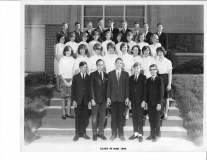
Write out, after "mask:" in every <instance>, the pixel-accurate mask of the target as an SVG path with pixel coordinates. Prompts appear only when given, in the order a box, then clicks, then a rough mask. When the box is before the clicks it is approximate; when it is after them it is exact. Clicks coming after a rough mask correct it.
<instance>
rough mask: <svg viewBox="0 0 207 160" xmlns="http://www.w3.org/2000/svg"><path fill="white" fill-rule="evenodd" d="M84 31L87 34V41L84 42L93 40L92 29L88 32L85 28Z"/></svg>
mask: <svg viewBox="0 0 207 160" xmlns="http://www.w3.org/2000/svg"><path fill="white" fill-rule="evenodd" d="M85 32H86V33H87V34H88V39H87V41H86V42H87V43H89V42H90V41H92V40H93V36H92V32H93V31H92V30H91V33H89V32H88V30H87V31H85Z"/></svg>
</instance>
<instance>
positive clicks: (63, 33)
mask: <svg viewBox="0 0 207 160" xmlns="http://www.w3.org/2000/svg"><path fill="white" fill-rule="evenodd" d="M60 34H62V35H64V36H65V43H67V42H69V40H70V38H69V34H70V33H69V32H68V30H66V31H63V30H60V31H59V32H57V34H56V44H57V43H59V42H58V38H59V35H60Z"/></svg>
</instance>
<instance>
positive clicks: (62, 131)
mask: <svg viewBox="0 0 207 160" xmlns="http://www.w3.org/2000/svg"><path fill="white" fill-rule="evenodd" d="M86 130H87V134H88V135H89V136H90V137H91V136H92V129H91V128H87V129H86ZM143 131H144V136H149V134H150V127H149V126H145V127H143ZM160 131H161V137H183V136H186V135H187V130H186V129H184V128H183V127H160ZM38 133H39V134H40V135H41V136H46V135H51V136H52V135H53V136H58V135H75V129H74V128H39V129H38ZM132 134H133V127H132V126H125V127H124V136H125V138H128V137H129V136H131V135H132ZM104 135H105V136H106V137H107V138H109V137H110V136H111V128H106V129H104Z"/></svg>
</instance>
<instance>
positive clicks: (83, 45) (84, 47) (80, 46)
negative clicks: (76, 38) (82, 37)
mask: <svg viewBox="0 0 207 160" xmlns="http://www.w3.org/2000/svg"><path fill="white" fill-rule="evenodd" d="M81 49H85V54H86V55H87V56H88V55H89V52H88V48H87V46H86V45H85V44H80V45H79V46H78V54H81V53H80V50H81Z"/></svg>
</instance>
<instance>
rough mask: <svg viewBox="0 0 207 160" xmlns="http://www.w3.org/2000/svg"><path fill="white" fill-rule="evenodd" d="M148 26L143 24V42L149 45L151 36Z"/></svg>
mask: <svg viewBox="0 0 207 160" xmlns="http://www.w3.org/2000/svg"><path fill="white" fill-rule="evenodd" d="M148 30H149V25H148V23H144V34H145V39H144V41H145V42H147V43H148V44H149V45H150V44H152V42H151V40H150V38H151V36H152V35H153V33H152V32H149V31H148Z"/></svg>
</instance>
